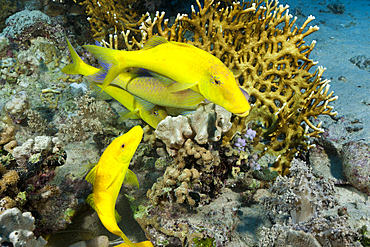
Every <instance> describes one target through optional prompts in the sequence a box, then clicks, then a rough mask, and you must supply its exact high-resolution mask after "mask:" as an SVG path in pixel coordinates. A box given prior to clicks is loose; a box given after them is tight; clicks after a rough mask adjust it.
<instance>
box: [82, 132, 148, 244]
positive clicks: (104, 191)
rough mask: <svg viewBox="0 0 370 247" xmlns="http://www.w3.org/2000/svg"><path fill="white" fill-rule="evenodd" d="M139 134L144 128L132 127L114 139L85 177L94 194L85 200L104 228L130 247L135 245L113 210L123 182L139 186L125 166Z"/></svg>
mask: <svg viewBox="0 0 370 247" xmlns="http://www.w3.org/2000/svg"><path fill="white" fill-rule="evenodd" d="M142 137H143V129H142V128H141V127H140V126H135V127H133V128H132V129H131V130H129V131H128V132H127V133H125V134H124V135H122V136H119V137H117V138H116V139H114V140H113V141H112V143H111V144H109V146H108V147H107V148H106V149H105V151H104V152H103V154H102V156H101V157H100V159H99V162H98V164H97V165H96V166H94V168H92V169H91V171H90V172H89V173H88V174H87V175H86V178H85V179H86V180H87V181H88V182H90V183H91V184H92V185H93V193H92V194H90V195H89V196H88V197H87V199H86V201H87V203H88V204H89V205H90V206H91V207H92V208H93V209H94V210H95V211H96V212H97V214H98V216H99V219H100V221H101V222H102V224H103V225H104V227H105V228H106V229H107V230H108V231H110V232H111V233H113V234H115V235H117V236H119V237H121V238H122V239H123V240H124V241H125V244H126V246H130V247H135V245H134V244H133V243H132V242H131V241H130V240H129V239H128V238H127V237H126V235H125V234H124V233H123V232H122V230H121V229H120V228H119V226H118V225H117V221H119V220H120V216H119V215H118V213H117V211H116V210H115V204H116V201H117V197H118V194H119V191H120V189H121V186H122V183H123V182H124V181H125V182H126V183H129V184H133V185H136V186H137V187H139V182H138V180H137V177H136V175H135V174H134V173H133V172H132V171H131V170H129V169H128V166H129V164H130V161H131V159H132V156H133V155H134V153H135V151H136V149H137V147H138V146H139V144H140V142H141V139H142ZM125 177H126V179H125Z"/></svg>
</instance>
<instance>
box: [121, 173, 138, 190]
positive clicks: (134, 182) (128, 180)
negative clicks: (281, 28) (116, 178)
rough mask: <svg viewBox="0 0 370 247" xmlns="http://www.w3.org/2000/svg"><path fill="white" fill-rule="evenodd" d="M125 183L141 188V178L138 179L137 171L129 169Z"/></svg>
mask: <svg viewBox="0 0 370 247" xmlns="http://www.w3.org/2000/svg"><path fill="white" fill-rule="evenodd" d="M124 183H125V184H129V185H134V186H136V187H137V188H139V180H138V179H137V177H136V175H135V173H134V172H133V171H131V170H130V169H127V173H126V176H125V180H124Z"/></svg>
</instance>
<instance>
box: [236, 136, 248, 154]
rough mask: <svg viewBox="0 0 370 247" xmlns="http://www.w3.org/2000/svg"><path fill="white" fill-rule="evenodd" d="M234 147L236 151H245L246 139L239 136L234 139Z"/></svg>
mask: <svg viewBox="0 0 370 247" xmlns="http://www.w3.org/2000/svg"><path fill="white" fill-rule="evenodd" d="M234 145H235V147H236V149H238V151H239V152H240V151H245V146H247V141H246V140H245V139H243V138H241V137H238V138H237V139H236V142H235V143H234Z"/></svg>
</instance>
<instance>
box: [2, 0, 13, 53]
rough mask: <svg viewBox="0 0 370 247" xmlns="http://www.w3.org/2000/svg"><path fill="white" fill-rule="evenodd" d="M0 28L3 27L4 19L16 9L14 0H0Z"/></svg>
mask: <svg viewBox="0 0 370 247" xmlns="http://www.w3.org/2000/svg"><path fill="white" fill-rule="evenodd" d="M0 5H1V7H2V9H1V14H0V30H3V29H4V27H5V25H4V24H5V20H6V19H7V18H8V17H9V16H10V15H11V14H13V13H14V12H15V11H16V10H17V6H16V2H14V1H12V0H1V1H0ZM0 50H1V49H0Z"/></svg>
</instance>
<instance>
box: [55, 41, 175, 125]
mask: <svg viewBox="0 0 370 247" xmlns="http://www.w3.org/2000/svg"><path fill="white" fill-rule="evenodd" d="M67 43H68V49H69V51H70V53H71V57H72V63H71V64H68V65H66V66H65V67H64V68H63V69H62V70H61V71H62V72H63V73H66V74H80V75H83V76H91V75H94V74H97V73H98V72H100V71H101V69H98V68H95V67H93V66H91V65H88V64H86V63H85V62H84V61H82V59H81V58H80V57H79V56H78V54H77V53H76V51H75V50H74V49H73V47H72V45H71V43H70V42H69V40H68V39H67ZM96 85H97V86H98V87H101V85H100V84H96ZM105 92H106V93H108V94H109V95H110V96H112V97H113V98H115V99H116V100H117V101H118V102H120V103H121V104H122V105H123V106H124V107H126V108H127V109H128V110H129V111H130V113H128V114H126V115H124V116H123V117H121V118H120V119H119V120H123V119H126V118H130V117H131V118H132V117H134V116H135V115H136V116H138V117H140V118H141V119H143V120H144V121H145V122H146V123H147V124H149V125H150V126H152V127H153V128H157V125H158V123H159V122H160V121H162V120H163V119H165V118H166V117H167V116H168V114H167V112H166V111H165V110H163V109H161V108H160V107H158V106H155V105H154V104H152V103H150V102H148V101H146V100H144V99H141V98H140V97H136V96H134V95H132V94H130V93H129V92H127V91H126V90H123V89H122V88H120V87H117V86H109V87H107V88H106V89H105Z"/></svg>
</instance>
